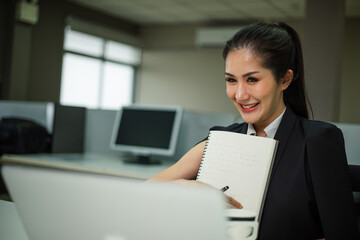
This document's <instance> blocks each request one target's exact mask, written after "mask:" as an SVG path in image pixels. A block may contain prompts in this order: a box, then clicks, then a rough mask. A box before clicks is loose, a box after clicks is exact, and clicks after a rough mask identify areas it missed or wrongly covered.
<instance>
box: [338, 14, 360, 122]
mask: <svg viewBox="0 0 360 240" xmlns="http://www.w3.org/2000/svg"><path fill="white" fill-rule="evenodd" d="M342 66H343V67H342V75H341V85H340V117H339V119H340V122H347V123H360V19H350V20H347V21H346V25H345V37H344V52H343V62H342Z"/></svg>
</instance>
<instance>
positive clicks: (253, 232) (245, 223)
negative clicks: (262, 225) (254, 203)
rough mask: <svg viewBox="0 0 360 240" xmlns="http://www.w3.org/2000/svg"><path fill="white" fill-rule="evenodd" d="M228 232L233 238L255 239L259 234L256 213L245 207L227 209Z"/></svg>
mask: <svg viewBox="0 0 360 240" xmlns="http://www.w3.org/2000/svg"><path fill="white" fill-rule="evenodd" d="M227 217H228V222H227V232H228V236H229V239H231V240H255V239H256V238H257V235H258V226H259V224H258V222H257V221H256V220H255V217H256V214H255V213H254V212H251V211H247V210H243V209H228V210H227Z"/></svg>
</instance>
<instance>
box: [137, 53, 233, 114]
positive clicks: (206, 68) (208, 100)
mask: <svg viewBox="0 0 360 240" xmlns="http://www.w3.org/2000/svg"><path fill="white" fill-rule="evenodd" d="M223 65H224V63H223V60H222V57H221V49H182V50H178V49H174V50H147V51H144V53H143V64H142V66H141V71H140V76H139V84H138V94H137V96H138V97H137V102H139V103H144V104H145V103H151V104H174V105H181V106H183V107H184V108H185V109H191V110H199V111H210V112H232V111H234V108H233V107H232V104H231V102H230V101H229V100H228V99H227V97H226V93H225V80H224V67H223Z"/></svg>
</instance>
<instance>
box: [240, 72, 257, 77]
mask: <svg viewBox="0 0 360 240" xmlns="http://www.w3.org/2000/svg"><path fill="white" fill-rule="evenodd" d="M254 73H259V71H253V72H248V73H245V74H243V75H242V76H243V77H247V76H250V75H252V74H254Z"/></svg>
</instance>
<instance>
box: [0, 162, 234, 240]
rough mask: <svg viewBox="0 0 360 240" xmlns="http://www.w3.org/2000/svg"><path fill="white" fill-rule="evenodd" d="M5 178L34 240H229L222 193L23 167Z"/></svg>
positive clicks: (6, 171) (7, 170)
mask: <svg viewBox="0 0 360 240" xmlns="http://www.w3.org/2000/svg"><path fill="white" fill-rule="evenodd" d="M2 174H3V177H4V179H5V182H6V184H7V187H8V189H9V192H10V195H11V197H12V198H13V200H14V202H15V206H16V209H17V211H18V213H19V215H20V218H21V219H22V221H23V224H24V227H25V230H26V232H27V234H28V236H29V238H30V239H32V240H49V239H52V240H72V239H76V240H91V239H94V240H95V239H96V240H145V239H149V240H152V239H154V240H161V239H164V240H184V239H187V240H190V239H196V240H199V239H206V240H211V239H214V240H215V239H216V240H219V239H226V238H227V233H226V224H227V223H226V218H225V201H224V198H223V195H222V194H221V193H220V191H216V190H212V189H208V188H199V187H196V188H190V187H188V186H187V187H184V186H178V185H174V184H170V183H144V182H140V181H139V182H138V181H135V180H129V179H125V178H119V177H112V176H105V175H96V174H89V173H79V172H73V171H65V170H64V171H62V170H55V169H47V168H37V167H29V166H20V165H4V166H3V167H2Z"/></svg>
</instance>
